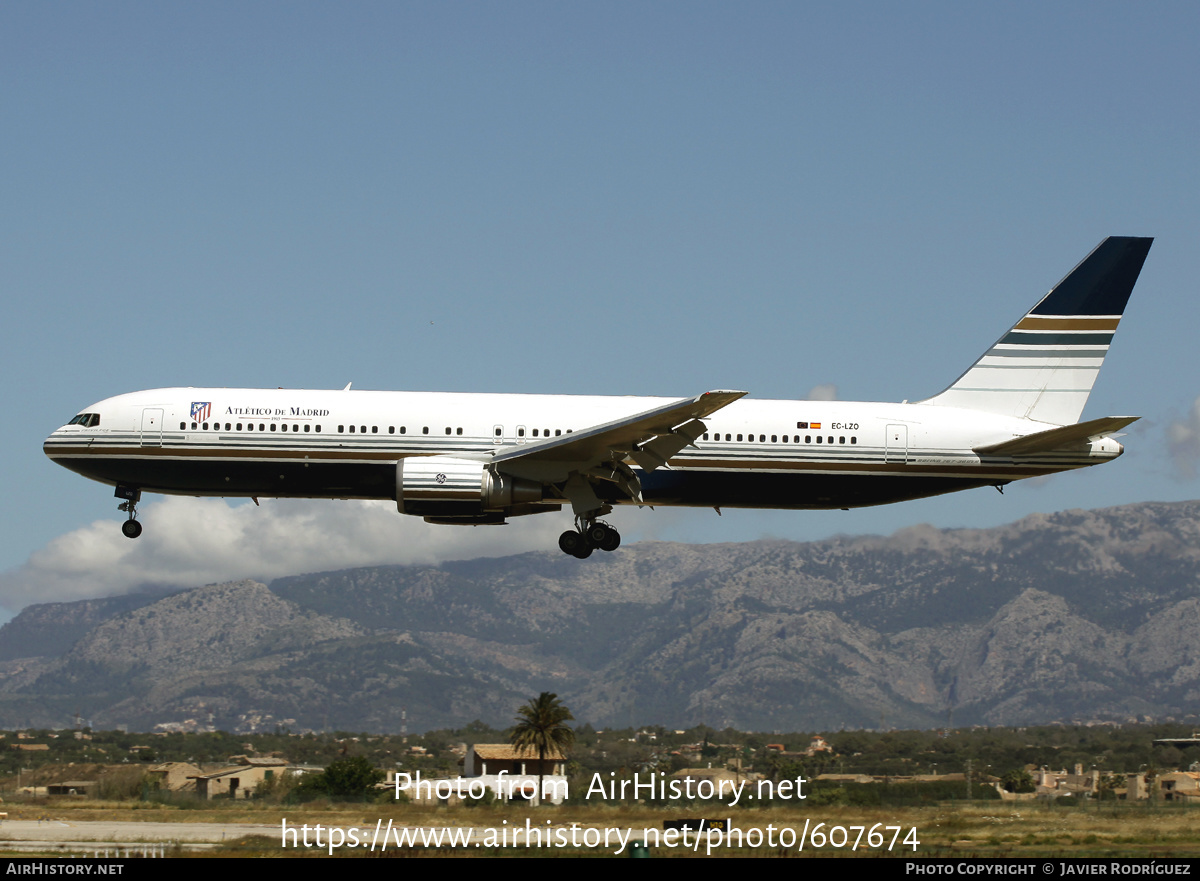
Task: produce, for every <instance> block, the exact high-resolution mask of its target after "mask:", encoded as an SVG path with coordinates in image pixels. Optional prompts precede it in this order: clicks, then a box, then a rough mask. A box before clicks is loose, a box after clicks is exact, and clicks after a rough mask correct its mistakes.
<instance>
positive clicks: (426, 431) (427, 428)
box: [421, 425, 429, 434]
mask: <svg viewBox="0 0 1200 881" xmlns="http://www.w3.org/2000/svg"><path fill="white" fill-rule="evenodd" d="M421 434H429V426H428V425H424V426H422V427H421Z"/></svg>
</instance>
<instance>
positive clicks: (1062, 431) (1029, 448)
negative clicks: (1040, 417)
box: [975, 416, 1142, 456]
mask: <svg viewBox="0 0 1200 881" xmlns="http://www.w3.org/2000/svg"><path fill="white" fill-rule="evenodd" d="M1141 418H1142V417H1140V416H1105V417H1104V418H1103V419H1092V420H1089V421H1088V422H1080V423H1079V424H1077V425H1064V426H1063V427H1062V428H1051V429H1049V430H1047V431H1039V432H1036V433H1035V434H1027V435H1025V436H1024V437H1017V438H1013V439H1012V440H1007V441H1003V442H1002V443H998V444H989V445H988V446H986V447H975V452H976V453H979V454H980V455H988V456H1027V455H1031V454H1033V453H1047V452H1049V451H1051V450H1058V449H1062V448H1063V447H1071V446H1076V445H1078V444H1083V443H1090V442H1091V441H1094V440H1096V439H1097V438H1101V437H1108V436H1109V435H1111V434H1114V433H1116V432H1118V431H1120V430H1121V429H1122V428H1124V427H1125V426H1126V425H1129V424H1130V423H1132V422H1137V420H1139V419H1141Z"/></svg>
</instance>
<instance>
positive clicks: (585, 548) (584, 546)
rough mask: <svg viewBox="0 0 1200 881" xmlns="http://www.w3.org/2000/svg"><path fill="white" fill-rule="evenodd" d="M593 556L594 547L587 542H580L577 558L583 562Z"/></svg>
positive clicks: (576, 553)
mask: <svg viewBox="0 0 1200 881" xmlns="http://www.w3.org/2000/svg"><path fill="white" fill-rule="evenodd" d="M591 555H592V546H591V545H590V544H588V543H587V542H586V541H580V542H579V550H577V551H576V552H575V556H576V557H578V558H579V559H581V560H586V559H587V558H588V557H590V556H591Z"/></svg>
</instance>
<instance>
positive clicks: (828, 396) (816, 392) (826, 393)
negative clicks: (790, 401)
mask: <svg viewBox="0 0 1200 881" xmlns="http://www.w3.org/2000/svg"><path fill="white" fill-rule="evenodd" d="M837 399H838V396H837V386H836V385H834V384H833V383H832V382H824V383H821V384H820V385H814V386H813V387H812V388H811V389H809V390H808V394H807V395H805V400H808V401H836V400H837Z"/></svg>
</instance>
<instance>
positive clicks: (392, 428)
mask: <svg viewBox="0 0 1200 881" xmlns="http://www.w3.org/2000/svg"><path fill="white" fill-rule="evenodd" d="M395 433H396V426H394V425H389V426H388V434H395Z"/></svg>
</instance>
